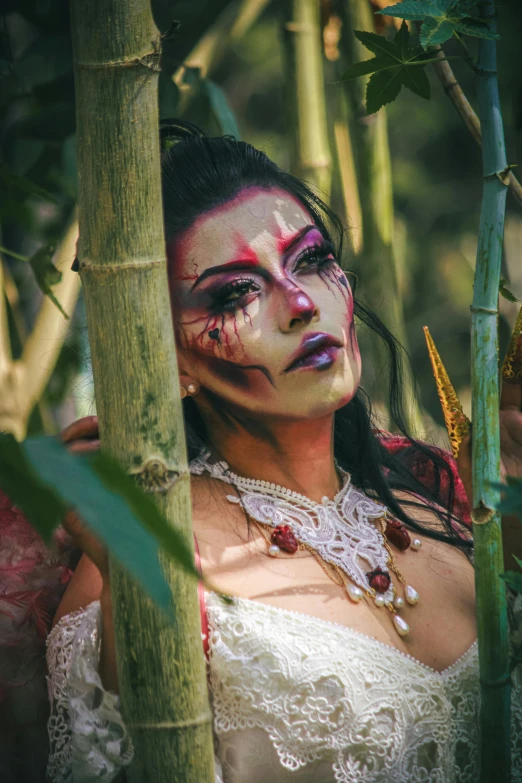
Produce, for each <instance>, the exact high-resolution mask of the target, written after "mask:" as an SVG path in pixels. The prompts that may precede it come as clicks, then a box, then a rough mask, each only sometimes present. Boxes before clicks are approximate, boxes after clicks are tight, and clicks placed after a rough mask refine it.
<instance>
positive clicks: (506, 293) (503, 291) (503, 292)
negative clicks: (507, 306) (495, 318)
mask: <svg viewBox="0 0 522 783" xmlns="http://www.w3.org/2000/svg"><path fill="white" fill-rule="evenodd" d="M507 282H508V281H507V280H506V279H505V278H504V277H501V278H500V284H499V287H498V292H499V294H500V296H503V297H504V299H507V300H508V301H509V302H520V299H517V297H516V296H515V294H513V293H511V291H510V290H509V288H508V287H507Z"/></svg>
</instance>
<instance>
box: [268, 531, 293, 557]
mask: <svg viewBox="0 0 522 783" xmlns="http://www.w3.org/2000/svg"><path fill="white" fill-rule="evenodd" d="M270 540H271V541H272V543H273V544H276V545H277V546H278V547H279V549H282V550H283V552H288V554H289V555H295V553H296V552H297V550H298V549H299V543H298V541H297V538H296V537H295V536H294V534H293V533H292V531H291V530H290V528H289V526H288V525H278V526H277V527H276V528H274V531H273V533H272V535H271V537H270Z"/></svg>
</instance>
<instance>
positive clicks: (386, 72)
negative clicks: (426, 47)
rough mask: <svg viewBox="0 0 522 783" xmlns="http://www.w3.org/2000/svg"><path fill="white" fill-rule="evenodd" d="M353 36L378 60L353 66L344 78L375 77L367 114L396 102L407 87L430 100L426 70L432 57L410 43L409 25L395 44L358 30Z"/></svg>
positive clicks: (369, 88)
mask: <svg viewBox="0 0 522 783" xmlns="http://www.w3.org/2000/svg"><path fill="white" fill-rule="evenodd" d="M354 34H355V36H356V37H357V38H358V39H359V41H361V43H363V44H364V45H365V46H366V47H367V48H368V49H370V51H372V52H373V53H374V54H375V57H374V58H373V59H372V60H364V61H362V62H359V63H355V64H354V65H352V66H351V67H350V68H348V70H347V71H346V72H345V73H344V74H343V76H342V80H346V79H354V78H356V77H358V76H366V75H368V74H370V73H371V74H372V76H370V78H369V80H368V85H367V87H366V111H367V112H368V114H373V113H374V112H376V111H379V109H380V108H381V107H382V106H385V105H386V104H388V103H391V102H392V101H394V100H395V98H396V97H397V96H398V94H399V92H400V91H401V87H407V88H408V89H409V90H411V91H412V92H414V93H415V94H416V95H419V96H421V97H422V98H429V97H430V83H429V80H428V77H427V76H426V73H425V72H424V68H425V65H426V64H427V62H428V61H429V60H431V59H433V55H432V54H431V53H427V52H424V51H423V50H422V49H421V47H420V46H417V45H414V44H412V43H411V39H410V31H409V30H408V25H407V24H406V22H403V23H402V25H401V28H400V30H398V32H397V33H396V35H395V38H394V39H393V40H392V41H388V40H387V39H386V38H383V37H382V36H381V35H377V34H376V33H366V32H363V31H360V30H355V31H354Z"/></svg>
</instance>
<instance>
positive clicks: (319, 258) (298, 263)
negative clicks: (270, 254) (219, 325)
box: [208, 240, 336, 313]
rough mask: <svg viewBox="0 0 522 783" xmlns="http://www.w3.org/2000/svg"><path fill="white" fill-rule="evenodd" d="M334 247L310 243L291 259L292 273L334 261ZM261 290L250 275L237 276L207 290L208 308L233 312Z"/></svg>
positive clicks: (325, 241)
mask: <svg viewBox="0 0 522 783" xmlns="http://www.w3.org/2000/svg"><path fill="white" fill-rule="evenodd" d="M334 253H335V248H334V246H333V245H332V243H331V242H328V241H327V240H324V242H321V244H317V245H311V246H309V247H307V248H305V249H304V250H303V252H302V253H300V254H299V255H298V256H297V258H295V259H294V260H293V265H292V273H294V274H295V273H305V274H306V272H308V271H310V272H314V271H315V272H317V271H318V270H320V269H322V268H324V267H326V266H328V265H329V264H334V263H336V259H335V258H334V257H333V256H334ZM260 290H261V288H260V286H259V284H258V282H257V281H256V280H255V279H253V278H251V277H238V278H235V279H234V280H231V281H230V282H228V283H225V284H224V285H222V286H219V287H216V288H215V289H211V290H210V291H208V295H209V296H210V299H211V306H210V309H211V310H212V311H213V312H214V313H223V312H233V311H234V310H236V309H238V308H242V307H246V306H247V304H249V302H250V301H251V299H252V297H253V295H255V294H256V293H258V292H259V291H260Z"/></svg>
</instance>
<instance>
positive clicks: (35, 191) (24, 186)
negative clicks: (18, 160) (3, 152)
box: [0, 163, 58, 204]
mask: <svg viewBox="0 0 522 783" xmlns="http://www.w3.org/2000/svg"><path fill="white" fill-rule="evenodd" d="M0 185H3V186H5V188H6V189H7V191H8V193H9V191H10V190H11V189H14V190H17V191H18V192H19V193H21V194H23V195H25V196H38V197H39V198H43V199H45V201H52V202H54V203H55V204H56V203H58V199H57V198H56V197H55V196H53V194H52V193H49V191H48V190H45V188H41V187H40V186H39V185H36V184H35V183H34V182H31V180H30V179H27V177H21V176H20V175H19V174H15V172H14V171H12V170H11V169H10V168H9V166H6V164H5V163H0Z"/></svg>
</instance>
